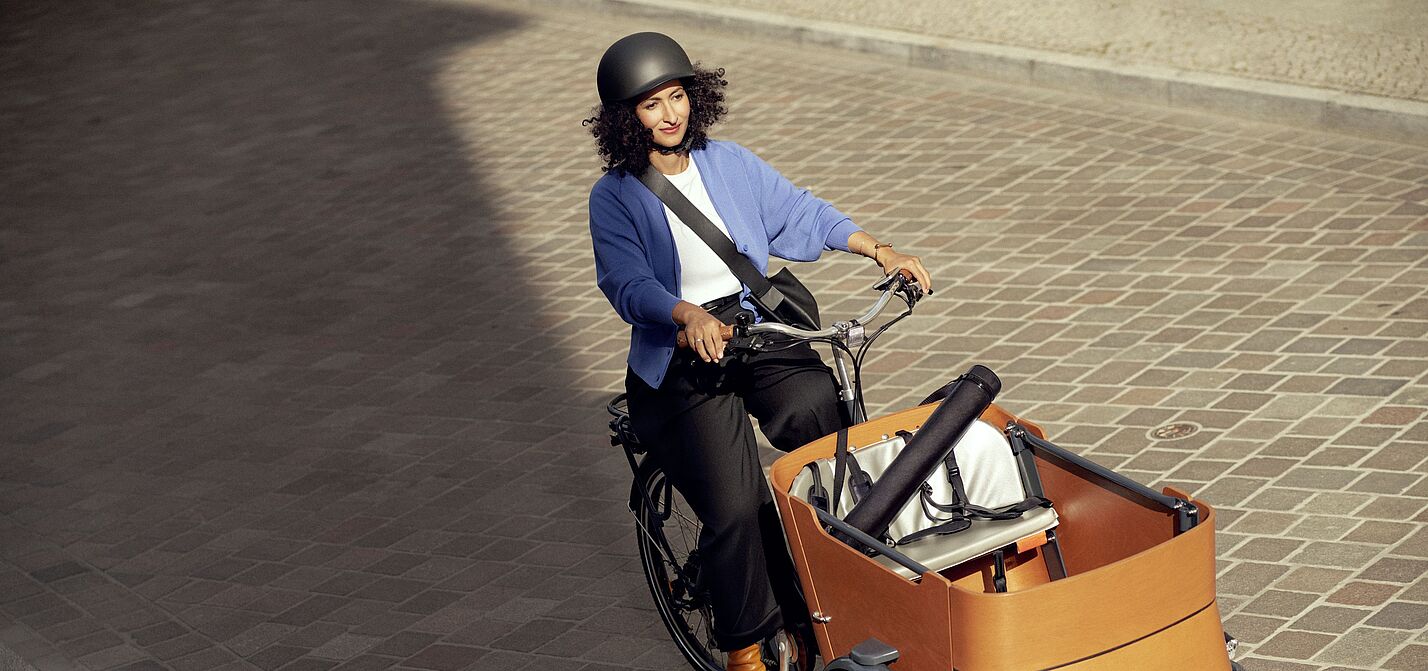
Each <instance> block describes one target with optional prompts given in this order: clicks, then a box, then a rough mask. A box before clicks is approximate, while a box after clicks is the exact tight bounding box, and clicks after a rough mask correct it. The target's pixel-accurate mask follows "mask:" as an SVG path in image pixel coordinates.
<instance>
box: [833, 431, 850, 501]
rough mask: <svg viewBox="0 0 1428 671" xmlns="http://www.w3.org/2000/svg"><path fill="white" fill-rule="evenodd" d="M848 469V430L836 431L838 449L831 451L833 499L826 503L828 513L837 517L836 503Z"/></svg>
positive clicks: (841, 492)
mask: <svg viewBox="0 0 1428 671" xmlns="http://www.w3.org/2000/svg"><path fill="white" fill-rule="evenodd" d="M847 469H848V430H847V429H838V447H836V448H834V451H833V499H832V500H831V501H829V502H828V512H830V513H833V515H834V516H835V517H836V516H837V515H838V501H839V500H841V497H842V496H843V478H844V477H845V476H846V475H847Z"/></svg>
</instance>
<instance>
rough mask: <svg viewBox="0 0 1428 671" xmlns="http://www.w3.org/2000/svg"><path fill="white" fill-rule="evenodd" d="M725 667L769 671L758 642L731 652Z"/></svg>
mask: <svg viewBox="0 0 1428 671" xmlns="http://www.w3.org/2000/svg"><path fill="white" fill-rule="evenodd" d="M724 668H726V669H728V671H768V667H766V666H764V656H763V654H762V651H760V650H759V644H758V643H755V644H753V645H751V646H749V647H747V648H744V649H742V650H735V651H733V652H731V653H729V661H728V663H727V664H726V665H725V667H724Z"/></svg>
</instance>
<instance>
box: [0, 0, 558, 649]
mask: <svg viewBox="0 0 1428 671" xmlns="http://www.w3.org/2000/svg"><path fill="white" fill-rule="evenodd" d="M518 25H519V21H518V20H517V19H516V18H514V17H512V16H507V15H503V14H498V13H493V12H491V11H489V10H484V9H477V8H471V7H458V6H455V5H446V4H434V3H425V2H390V3H363V2H357V3H350V2H335V1H331V0H319V1H316V2H256V3H254V2H225V1H220V0H201V1H197V2H187V3H155V4H148V3H144V4H131V3H105V2H80V3H40V2H21V3H7V4H6V6H5V7H4V8H2V9H0V89H3V90H4V91H5V94H4V96H3V98H0V146H3V147H4V149H3V150H0V156H3V158H0V222H3V224H0V343H3V345H0V347H3V350H0V418H3V419H0V451H3V455H0V461H3V464H4V467H3V474H0V513H3V516H0V558H3V559H4V560H6V562H0V592H5V593H8V595H9V596H0V606H4V605H5V604H10V606H11V607H6V610H5V613H7V615H6V616H5V617H4V618H0V626H3V625H4V624H5V622H6V621H7V619H8V618H15V619H16V620H18V621H20V622H23V623H26V624H27V625H29V626H30V628H31V629H33V630H35V631H39V632H41V633H42V634H46V638H47V639H49V642H50V643H53V644H55V646H56V648H57V650H55V651H54V654H57V655H61V656H71V657H77V656H80V655H84V654H91V653H93V654H101V653H94V650H101V649H102V650H106V653H103V654H110V655H111V657H113V659H115V660H123V659H128V660H129V661H133V660H134V659H139V658H141V657H142V656H145V655H152V656H156V657H160V658H165V657H163V654H170V653H173V652H174V651H173V650H158V646H161V645H164V644H166V641H160V640H158V639H157V638H156V637H143V636H140V637H135V638H134V639H133V644H132V645H133V646H136V647H137V649H134V648H131V647H126V646H127V643H125V642H123V641H120V640H119V639H116V640H115V641H114V644H115V645H116V647H114V648H102V647H99V646H97V645H94V644H93V643H94V642H93V641H91V642H90V644H86V646H85V647H84V648H83V649H80V648H70V647H68V646H67V644H63V645H62V644H59V643H55V642H56V641H60V640H62V638H61V637H58V636H55V637H51V636H49V635H48V634H47V633H46V632H47V631H48V630H47V629H46V628H47V627H49V626H54V625H58V624H63V623H65V622H70V621H73V620H75V619H77V618H81V617H83V618H93V619H86V621H89V622H97V623H98V624H99V625H102V627H103V628H104V631H107V632H109V633H110V634H113V633H114V632H127V631H130V630H137V629H140V628H144V627H154V626H160V625H162V624H163V623H165V622H167V621H170V620H171V618H173V617H177V618H179V619H180V620H182V621H183V622H184V623H185V624H187V625H188V626H190V627H193V631H192V632H188V633H187V634H185V635H186V636H199V637H201V638H200V639H198V642H197V643H196V644H195V645H194V646H193V650H199V651H203V650H204V649H205V647H208V651H209V652H211V654H212V657H211V658H209V659H207V660H206V661H205V664H207V663H212V665H213V666H217V665H220V664H221V663H222V662H224V661H233V659H234V657H233V654H236V655H237V656H240V657H243V656H250V655H253V654H255V653H257V654H261V655H267V656H268V657H273V656H275V655H277V656H281V655H291V656H293V657H296V656H299V655H301V654H303V653H305V652H308V651H310V650H311V649H312V648H313V647H316V646H317V645H318V644H319V643H320V642H321V641H319V640H318V638H320V637H316V638H312V637H310V638H311V640H309V641H308V642H307V644H305V645H304V644H289V645H285V646H275V647H274V648H266V650H264V648H265V647H266V646H268V644H269V643H271V642H272V641H274V640H277V638H279V637H280V636H275V637H273V638H272V639H271V640H259V639H255V638H253V637H252V636H249V635H248V634H244V632H249V634H251V632H252V631H257V630H258V629H263V627H267V629H263V631H266V632H268V633H269V634H272V633H273V632H280V633H281V635H286V634H287V633H290V632H291V631H293V630H296V629H297V628H298V627H301V626H304V625H307V624H309V623H311V622H313V621H316V620H318V619H325V620H327V621H328V622H335V623H341V624H342V625H343V626H339V627H338V629H347V628H350V629H351V630H352V632H353V634H354V635H357V634H361V635H363V636H370V637H374V639H377V640H380V639H381V638H382V637H385V636H390V635H393V634H395V633H397V632H398V631H400V630H401V629H402V628H403V627H405V626H406V625H407V624H410V623H411V622H412V621H414V619H418V618H417V616H418V615H425V614H427V613H429V612H431V611H434V610H437V609H439V608H441V607H442V606H445V605H447V604H449V603H451V602H452V601H454V600H455V599H457V598H460V597H462V596H463V595H469V594H472V593H474V592H475V591H476V590H477V588H479V587H480V586H481V585H482V584H484V583H483V582H480V581H477V580H475V579H472V580H468V581H467V582H466V583H464V584H461V583H450V582H449V579H450V577H451V576H450V575H447V574H443V573H442V572H441V571H437V570H435V569H427V570H425V571H419V572H418V573H417V574H415V575H408V576H407V577H406V578H402V579H398V578H397V577H396V576H399V575H402V574H403V573H404V572H407V571H408V570H414V569H416V567H418V566H420V565H421V564H422V563H423V562H425V561H427V559H428V558H429V557H430V556H432V555H442V556H445V557H454V558H459V561H457V560H454V559H453V560H448V561H447V563H446V564H444V566H447V567H450V566H451V565H452V564H453V563H456V564H460V563H461V562H466V563H467V564H469V563H472V562H476V561H479V553H480V551H481V549H482V548H483V547H484V546H485V545H486V544H487V543H488V542H490V539H489V537H488V536H487V535H486V533H485V532H486V531H487V526H488V525H489V524H490V523H493V522H494V521H495V519H493V518H472V519H470V520H469V521H468V522H467V523H466V524H465V525H464V526H460V528H459V530H458V531H444V530H442V529H443V528H445V527H447V526H449V525H452V524H453V523H454V522H457V521H458V520H461V519H464V518H466V517H467V516H468V515H469V514H470V512H471V511H470V510H469V506H470V502H471V501H473V500H475V499H476V498H478V497H479V492H480V491H481V489H482V488H483V487H485V486H486V485H488V484H491V485H494V484H495V483H504V482H507V481H509V480H510V478H511V477H512V475H513V473H512V471H511V470H510V469H509V468H503V467H499V466H498V464H499V463H500V461H501V460H502V459H504V458H505V457H504V456H503V455H497V454H496V453H497V451H499V450H500V449H502V448H503V447H508V446H509V445H510V444H505V445H503V444H501V443H500V442H499V441H496V442H495V443H488V442H482V441H480V440H477V438H479V437H481V436H482V435H483V431H482V430H483V427H482V424H483V422H482V414H481V413H482V410H481V408H482V407H486V406H482V405H481V404H482V403H483V402H487V401H490V400H491V399H493V398H495V397H497V396H500V395H501V394H506V395H507V398H503V399H502V400H503V401H512V400H519V399H513V398H509V394H510V392H509V390H508V389H505V388H503V386H502V385H487V384H485V383H484V382H485V380H487V379H489V378H490V377H491V376H501V377H505V378H507V379H509V378H510V377H512V376H514V375H517V374H518V372H516V371H514V367H515V366H518V365H519V361H513V360H511V357H510V355H509V354H505V355H502V353H501V352H500V351H499V350H500V349H503V348H489V347H486V345H489V344H492V343H500V342H505V341H508V340H509V339H510V338H511V336H510V334H502V333H496V332H494V329H492V328H491V327H490V322H491V321H492V320H491V319H490V318H489V311H490V310H492V309H493V308H494V307H496V306H521V305H522V304H526V303H529V302H532V301H533V300H534V299H533V298H532V297H531V296H528V295H526V294H525V292H524V291H523V290H522V289H521V288H520V286H519V285H514V284H511V283H509V282H506V281H505V279H506V278H504V277H497V276H495V273H494V272H493V271H490V270H487V267H488V265H489V262H490V261H491V260H492V259H500V258H503V257H504V256H506V255H507V252H508V249H507V242H506V240H505V239H504V238H503V236H502V234H501V231H500V225H501V223H500V222H501V213H500V208H499V206H498V205H497V204H496V203H495V202H494V201H495V199H494V198H492V197H491V194H489V193H487V192H486V191H485V190H483V178H482V175H481V174H479V172H480V171H479V170H478V169H477V167H476V166H475V165H473V161H472V158H471V155H472V147H471V144H470V141H469V138H461V137H458V135H457V133H456V132H455V131H454V129H453V128H452V126H451V124H450V123H448V119H447V115H448V110H447V108H446V103H444V102H443V99H442V92H441V91H440V89H439V85H438V77H439V74H440V73H441V72H442V71H443V70H445V69H447V68H453V67H454V68H465V67H481V64H480V63H459V62H452V61H450V60H449V55H450V54H451V53H452V51H453V49H455V48H456V47H458V46H465V45H470V44H472V43H474V42H477V41H481V40H485V39H489V38H492V37H494V36H498V35H501V34H503V33H506V32H507V31H510V30H511V29H513V28H515V27H517V26H518ZM506 265H509V264H506ZM502 309H508V308H506V307H502ZM520 337H521V338H524V339H526V340H527V342H526V343H525V345H524V346H523V349H525V350H526V351H530V352H545V351H548V350H549V349H550V348H549V347H548V346H547V345H546V344H545V343H542V341H541V339H540V336H539V334H538V332H536V331H535V330H534V329H530V330H523V331H521V333H520ZM508 419H510V418H508ZM513 421H515V420H513ZM443 497H445V498H443ZM471 557H477V559H471ZM503 558H507V559H508V558H509V557H503ZM7 562H8V563H7ZM382 562H386V563H385V564H383V563H382ZM375 564H382V566H381V567H380V568H377V569H371V570H369V571H365V572H358V571H357V569H364V568H370V567H372V566H373V565H375ZM399 565H400V566H399ZM463 565H464V564H463ZM501 570H509V567H508V568H507V569H501ZM499 572H500V571H497V573H499ZM332 580H345V581H346V583H344V584H341V585H329V584H328V582H330V581H332ZM442 581H448V582H446V583H443V585H444V587H445V591H442V592H441V593H440V595H439V596H429V597H426V598H425V599H424V600H422V601H421V602H420V603H419V604H418V605H417V606H411V605H410V604H411V602H410V599H411V598H412V597H414V596H416V595H418V594H425V593H428V592H429V591H431V588H432V587H433V586H434V585H436V584H437V583H439V582H442ZM61 585H67V586H68V587H67V588H65V589H66V590H68V591H65V593H66V594H67V595H68V598H69V599H70V600H69V601H68V602H65V601H63V600H60V601H56V602H55V603H60V604H64V605H63V606H55V608H61V607H62V608H63V609H68V610H73V611H74V614H73V615H72V617H58V616H54V615H53V613H56V612H61V611H49V610H46V611H45V612H48V613H51V614H52V615H51V616H50V617H47V618H44V619H42V620H40V619H32V618H31V615H32V614H33V613H32V612H31V609H32V608H33V607H34V606H35V600H36V599H40V600H44V599H52V598H57V597H53V594H52V593H51V592H50V591H49V590H61ZM324 586H325V587H324ZM486 601H487V602H491V601H492V598H487V599H486ZM404 602H405V603H407V604H408V605H407V607H405V608H398V604H402V603H404ZM19 603H24V604H26V605H25V606H24V607H19V606H15V604H19ZM95 604H104V605H105V606H106V607H105V608H104V609H103V610H104V611H105V612H110V613H114V614H118V613H120V612H121V611H122V612H123V613H122V617H115V618H113V619H110V620H105V619H104V617H103V614H102V613H101V612H99V611H98V610H95V609H93V608H90V607H89V606H90V605H95ZM151 604H158V606H159V607H153V606H152V605H151ZM74 606H78V608H75V607H74ZM473 607H474V606H473ZM81 611H83V612H81ZM66 614H67V613H66ZM67 615H68V614H67ZM120 622H122V624H118V623H120ZM260 625H261V626H260ZM329 626H331V625H329ZM254 627H257V629H254ZM180 631H185V632H186V631H187V630H186V629H182V628H181V629H180ZM101 633H102V632H101ZM329 633H332V632H329ZM240 634H243V636H239V635H240ZM96 635H97V634H96ZM333 635H335V634H333ZM245 636H246V637H247V638H245ZM235 637H237V638H235ZM260 638H261V637H260ZM324 640H325V639H324ZM223 641H228V643H227V644H226V645H219V643H220V642H223ZM234 641H241V642H234ZM12 643H13V641H12ZM151 643H152V645H150V644H151ZM90 648H93V649H92V650H91V649H90ZM276 648H281V650H278V651H277V652H271V651H273V650H274V649H276ZM27 650H28V652H26V655H27V656H29V657H31V658H33V657H34V656H36V655H40V654H44V651H45V650H48V648H44V647H43V645H42V644H41V643H39V642H36V643H35V645H33V646H30V647H29V648H27ZM115 650H120V651H123V652H113V651H115ZM259 650H263V652H262V653H258V651H259ZM161 653H163V654H161ZM230 653H233V654H230ZM407 654H410V653H407ZM100 661H103V660H100ZM250 661H253V660H252V659H250ZM262 663H263V665H264V668H276V666H277V665H280V663H285V660H279V659H268V658H267V657H265V658H264V659H263V660H262ZM102 666H104V665H103V664H96V665H95V668H100V667H102Z"/></svg>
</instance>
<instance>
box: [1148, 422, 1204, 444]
mask: <svg viewBox="0 0 1428 671" xmlns="http://www.w3.org/2000/svg"><path fill="white" fill-rule="evenodd" d="M1199 430H1200V425H1199V424H1196V423H1194V422H1172V423H1170V424H1166V425H1165V426H1161V427H1157V428H1154V429H1151V430H1150V438H1151V440H1176V439H1179V438H1186V437H1188V436H1193V435H1195V433H1196V432H1198V431H1199Z"/></svg>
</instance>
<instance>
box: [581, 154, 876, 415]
mask: <svg viewBox="0 0 1428 671" xmlns="http://www.w3.org/2000/svg"><path fill="white" fill-rule="evenodd" d="M690 157H691V158H693V159H694V162H695V163H696V164H698V166H699V174H700V176H701V177H702V178H703V181H704V188H705V189H708V191H709V198H710V200H712V201H713V202H714V209H715V210H716V211H717V212H718V213H719V216H720V217H721V218H723V220H724V224H725V225H727V226H728V228H729V236H730V238H731V239H733V241H734V245H735V246H737V247H738V249H739V251H740V252H741V253H743V255H744V256H747V257H749V260H750V261H753V263H754V266H755V267H756V268H758V269H759V272H761V273H764V274H767V273H768V265H769V255H770V254H772V255H774V256H777V257H779V258H783V259H788V260H790V261H813V260H816V259H817V258H818V256H819V255H820V254H821V253H822V252H823V250H825V249H836V250H841V251H845V252H846V251H848V237H849V236H851V235H852V234H853V233H855V232H857V231H859V230H861V229H860V228H858V226H857V225H856V224H854V223H853V222H852V221H851V220H849V219H848V217H847V215H845V214H843V213H842V212H839V211H838V210H837V209H835V208H834V207H833V206H832V205H829V204H828V203H827V202H825V201H823V200H820V199H818V198H816V197H814V196H813V194H811V193H809V192H808V191H807V190H806V189H800V188H798V187H796V186H794V185H793V183H792V182H789V181H788V179H786V178H785V177H784V176H783V175H781V174H779V172H778V171H777V170H775V169H774V168H773V167H772V166H770V165H769V164H767V163H765V162H764V161H763V160H762V159H760V158H759V157H757V156H755V155H754V153H753V152H751V151H749V150H748V149H745V148H744V147H742V146H739V145H737V144H734V143H732V142H719V141H714V140H711V141H709V144H708V146H707V147H706V148H705V149H701V150H695V151H693V152H690ZM590 238H591V240H592V241H593V242H594V245H595V279H596V282H597V283H598V284H599V286H600V290H601V291H603V292H605V297H606V298H608V299H609V300H610V305H612V306H614V308H615V312H617V313H619V315H620V318H621V319H624V320H625V321H626V322H628V323H629V324H630V325H631V326H632V327H633V328H632V329H631V334H630V354H629V359H628V360H629V364H630V369H631V370H633V371H634V372H635V374H636V375H639V376H640V379H642V380H644V381H645V382H646V383H647V384H649V385H650V386H651V387H654V388H656V389H658V388H659V386H660V383H661V382H663V381H664V374H665V371H666V370H667V369H668V368H669V361H670V358H671V357H672V356H673V354H674V337H675V334H676V333H677V332H678V329H679V327H678V326H677V325H676V324H675V323H674V317H673V312H674V306H675V305H676V304H677V303H679V300H680V298H679V252H678V250H676V249H675V246H674V238H673V236H671V235H670V232H669V220H668V219H666V218H665V214H664V204H663V203H661V202H660V200H659V198H658V197H656V196H655V195H654V194H653V193H651V192H650V190H649V189H648V188H645V185H644V184H642V183H640V180H639V177H638V176H636V175H628V174H617V173H615V172H609V173H606V174H605V176H604V177H601V178H600V180H599V181H597V182H595V187H594V188H593V189H592V190H591V191H590ZM743 290H744V295H745V296H747V295H748V292H749V288H748V287H744V289H743Z"/></svg>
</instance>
